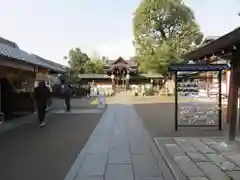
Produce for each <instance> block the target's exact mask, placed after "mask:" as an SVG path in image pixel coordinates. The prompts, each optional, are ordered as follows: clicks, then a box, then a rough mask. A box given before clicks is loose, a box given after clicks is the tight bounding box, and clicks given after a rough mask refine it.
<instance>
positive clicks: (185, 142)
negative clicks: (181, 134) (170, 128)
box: [174, 138, 197, 152]
mask: <svg viewBox="0 0 240 180" xmlns="http://www.w3.org/2000/svg"><path fill="white" fill-rule="evenodd" d="M174 140H175V141H176V142H177V144H178V145H179V146H180V147H181V148H182V149H183V150H184V151H185V152H197V149H196V148H195V147H194V146H192V145H191V144H190V143H189V142H188V140H187V139H186V138H181V139H180V138H174Z"/></svg>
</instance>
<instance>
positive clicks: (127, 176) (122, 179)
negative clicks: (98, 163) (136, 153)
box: [105, 164, 134, 180]
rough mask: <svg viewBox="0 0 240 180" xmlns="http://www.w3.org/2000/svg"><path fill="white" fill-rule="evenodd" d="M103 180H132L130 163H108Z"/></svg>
mask: <svg viewBox="0 0 240 180" xmlns="http://www.w3.org/2000/svg"><path fill="white" fill-rule="evenodd" d="M105 180H134V179H133V171H132V165H129V164H108V166H107V171H106V175H105Z"/></svg>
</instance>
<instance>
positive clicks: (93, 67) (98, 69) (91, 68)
mask: <svg viewBox="0 0 240 180" xmlns="http://www.w3.org/2000/svg"><path fill="white" fill-rule="evenodd" d="M85 72H86V73H96V74H103V73H104V62H103V61H102V60H91V61H88V62H87V63H86V64H85Z"/></svg>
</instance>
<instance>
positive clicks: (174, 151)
mask: <svg viewBox="0 0 240 180" xmlns="http://www.w3.org/2000/svg"><path fill="white" fill-rule="evenodd" d="M165 147H166V149H167V151H168V152H169V153H170V154H171V155H172V156H183V155H185V153H184V151H183V150H182V149H181V148H180V147H179V146H178V145H177V144H166V145H165Z"/></svg>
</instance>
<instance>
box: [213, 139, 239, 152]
mask: <svg viewBox="0 0 240 180" xmlns="http://www.w3.org/2000/svg"><path fill="white" fill-rule="evenodd" d="M210 146H211V147H212V148H214V149H216V150H217V151H219V152H228V153H233V152H235V151H236V146H235V145H228V144H227V143H226V142H224V141H222V142H218V143H215V144H211V145H210Z"/></svg>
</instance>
